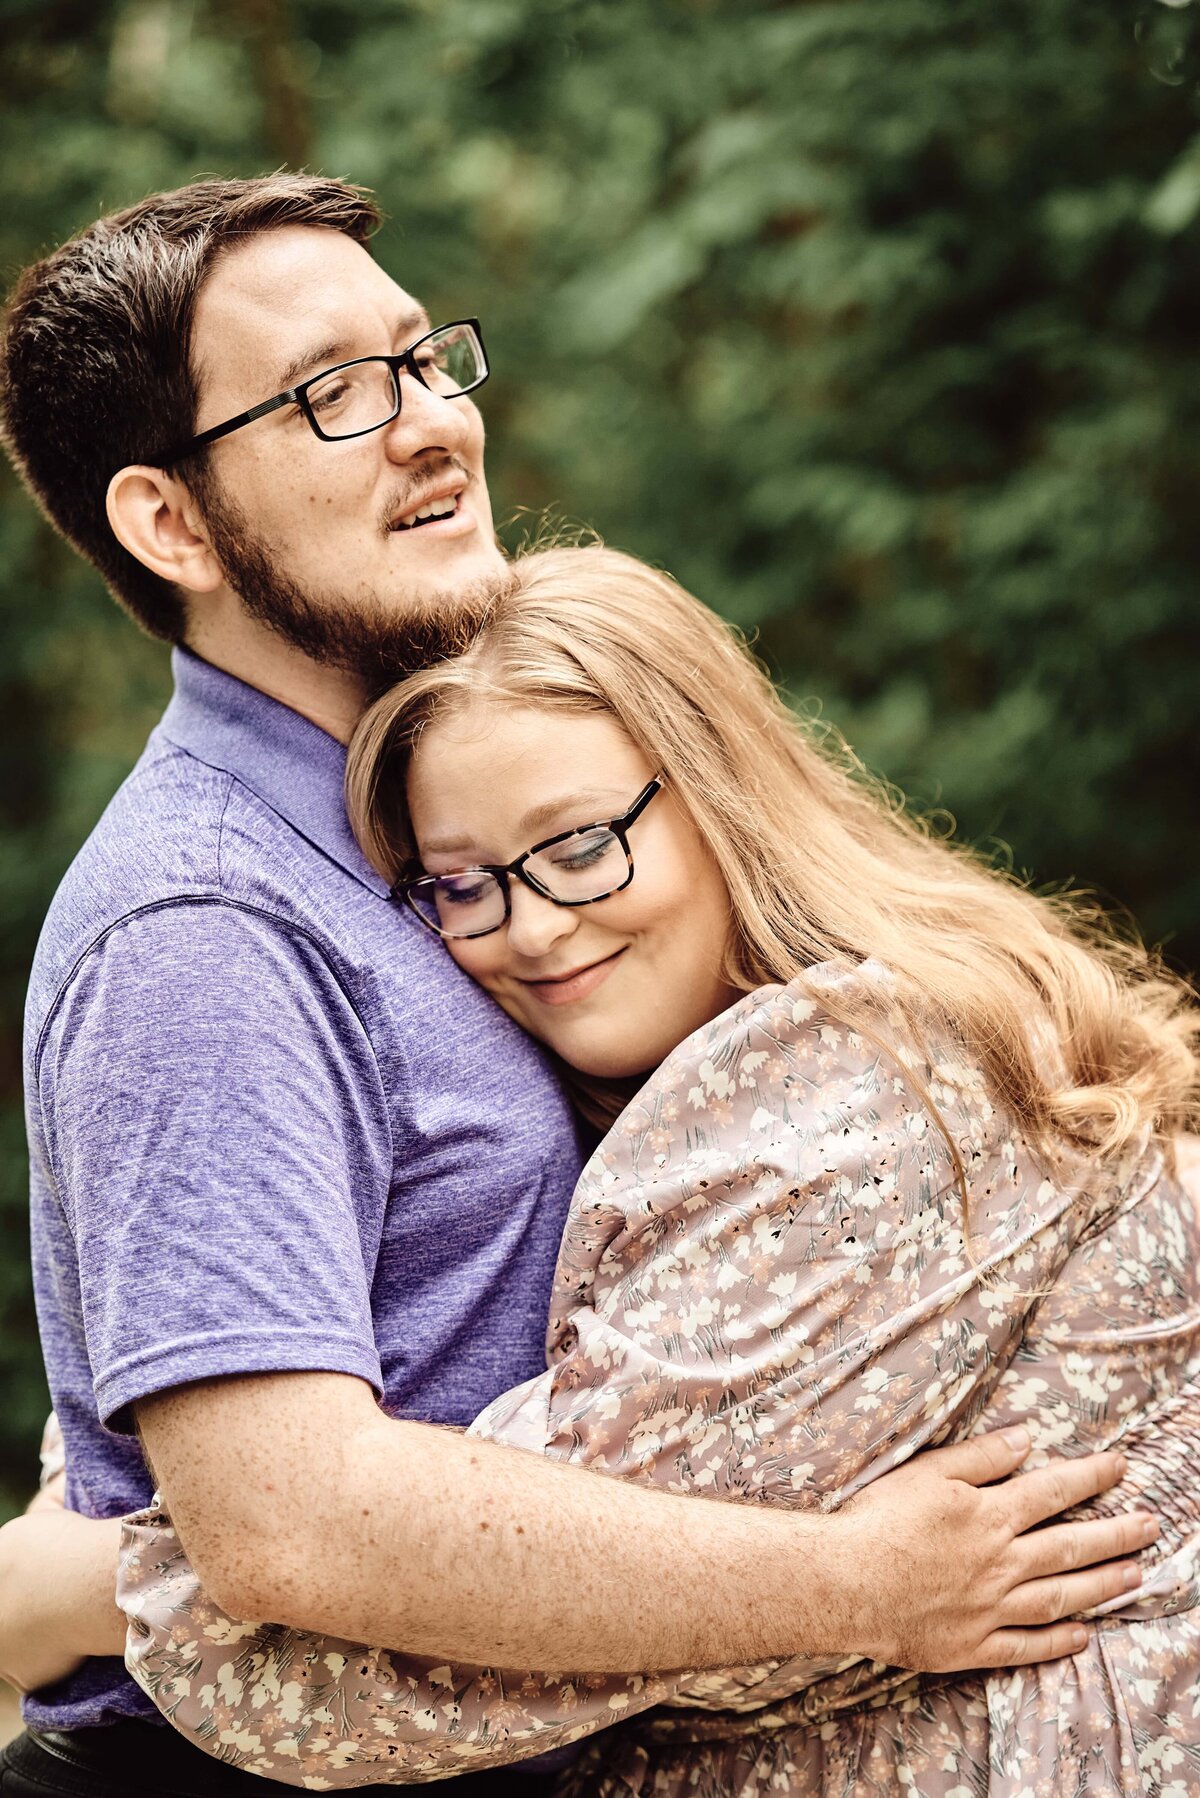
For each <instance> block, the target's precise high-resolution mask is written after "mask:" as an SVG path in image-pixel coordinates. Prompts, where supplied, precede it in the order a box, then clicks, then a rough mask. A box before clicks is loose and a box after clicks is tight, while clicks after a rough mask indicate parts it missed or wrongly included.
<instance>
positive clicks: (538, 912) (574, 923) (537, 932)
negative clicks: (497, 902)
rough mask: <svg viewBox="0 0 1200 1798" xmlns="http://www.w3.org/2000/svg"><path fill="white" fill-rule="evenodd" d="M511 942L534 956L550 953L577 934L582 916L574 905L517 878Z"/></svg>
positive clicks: (517, 949)
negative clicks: (561, 902)
mask: <svg viewBox="0 0 1200 1798" xmlns="http://www.w3.org/2000/svg"><path fill="white" fill-rule="evenodd" d="M509 903H510V905H511V908H512V909H511V912H510V914H509V920H508V946H509V948H510V949H511V950H513V952H514V953H515V954H517V955H523V956H529V957H530V958H533V957H537V956H542V955H548V954H549V953H550V951H551V950H552V949H553V948H554V947H555V946H556V945H557V944H559V943H561V942H562V941H563V940H564V939H565V938H567V937H570V936H574V934H575V932H576V930H577V929H578V928H579V919H578V916H577V914H576V911H575V909H574V908H573V907H571V906H563V905H555V904H554V901H553V900H552V899H546V898H544V897H543V896H542V894H541V893H535V892H534V891H533V889H532V888H531V887H527V886H526V885H525V883H524V881H522V880H514V881H513V883H512V892H511V897H510V901H509Z"/></svg>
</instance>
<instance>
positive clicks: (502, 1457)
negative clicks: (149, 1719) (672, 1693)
mask: <svg viewBox="0 0 1200 1798" xmlns="http://www.w3.org/2000/svg"><path fill="white" fill-rule="evenodd" d="M335 1459H336V1462H337V1463H338V1465H337V1471H336V1473H335V1472H334V1461H335ZM160 1475H161V1469H160ZM266 1483H271V1484H275V1486H276V1490H275V1492H273V1493H268V1492H264V1491H263V1490H262V1487H261V1486H260V1487H258V1497H257V1499H256V1498H255V1482H254V1480H253V1478H251V1479H248V1480H246V1482H245V1483H244V1484H243V1485H242V1486H241V1487H240V1488H239V1490H240V1492H241V1495H242V1498H243V1499H244V1501H245V1502H244V1506H243V1507H242V1509H241V1515H240V1516H237V1517H235V1518H231V1517H230V1516H229V1515H228V1514H227V1515H226V1516H225V1518H224V1520H223V1522H222V1525H221V1528H220V1531H219V1533H218V1532H217V1531H216V1530H214V1529H212V1528H211V1527H210V1525H209V1522H208V1518H207V1516H206V1515H205V1514H204V1508H203V1506H202V1505H201V1506H200V1507H199V1508H198V1509H197V1510H196V1513H195V1514H194V1515H193V1513H192V1506H191V1503H190V1502H189V1497H190V1495H189V1497H183V1499H182V1503H177V1502H175V1501H174V1499H173V1496H172V1492H171V1482H170V1480H169V1478H168V1479H167V1480H166V1482H165V1490H166V1498H167V1502H168V1505H169V1506H170V1508H171V1512H172V1516H173V1518H174V1521H175V1524H176V1527H177V1529H178V1530H179V1533H180V1537H181V1539H182V1541H183V1542H184V1545H185V1546H186V1548H187V1549H188V1552H189V1554H190V1556H191V1558H192V1561H193V1563H194V1565H195V1567H196V1570H197V1573H198V1574H199V1576H200V1578H201V1579H202V1580H203V1582H204V1584H205V1585H206V1586H207V1587H208V1588H209V1589H210V1590H211V1592H212V1594H213V1596H214V1597H215V1598H216V1599H217V1601H218V1602H219V1603H220V1604H222V1605H223V1606H224V1608H225V1609H226V1610H228V1611H230V1612H232V1613H233V1614H234V1615H240V1616H250V1617H270V1618H272V1619H273V1620H275V1621H277V1622H281V1623H286V1624H291V1625H293V1626H295V1627H297V1628H304V1629H309V1630H319V1631H322V1632H325V1633H328V1634H331V1635H338V1636H344V1637H348V1638H349V1639H350V1640H352V1641H361V1642H374V1643H382V1644H385V1645H389V1646H395V1647H397V1648H403V1649H404V1650H406V1651H407V1652H408V1653H410V1654H417V1655H433V1656H437V1657H439V1658H440V1657H446V1658H449V1659H454V1660H460V1661H469V1662H479V1663H484V1664H489V1665H502V1666H512V1667H565V1668H585V1667H586V1668H603V1669H605V1670H606V1671H610V1672H626V1671H628V1672H641V1671H649V1670H654V1669H661V1668H672V1667H680V1666H715V1665H731V1664H736V1663H738V1662H741V1661H748V1660H757V1659H762V1658H766V1657H769V1656H771V1655H774V1654H782V1653H785V1652H795V1651H796V1647H795V1645H797V1644H801V1643H803V1644H806V1645H811V1647H812V1648H813V1649H814V1650H818V1649H821V1648H824V1647H825V1646H827V1645H828V1644H830V1643H837V1644H839V1645H840V1646H841V1647H842V1648H844V1646H845V1644H846V1642H847V1641H848V1640H849V1638H850V1636H851V1635H852V1633H853V1620H852V1618H851V1617H849V1616H848V1615H847V1607H846V1603H845V1597H844V1590H845V1585H846V1582H845V1580H844V1579H843V1580H841V1581H839V1579H838V1578H837V1576H836V1575H835V1574H834V1573H833V1571H832V1570H831V1571H830V1572H829V1574H828V1577H826V1576H825V1574H824V1569H825V1567H826V1565H827V1563H829V1562H830V1558H831V1557H832V1556H834V1555H835V1553H836V1552H838V1550H840V1543H839V1545H838V1549H835V1543H834V1540H833V1538H834V1531H833V1530H832V1529H831V1527H830V1524H829V1522H828V1520H825V1519H820V1518H816V1517H813V1518H809V1519H801V1518H797V1517H796V1516H795V1514H794V1513H793V1514H791V1515H789V1516H787V1517H785V1516H784V1515H782V1514H778V1515H777V1514H773V1513H770V1512H768V1511H765V1510H763V1509H761V1508H755V1509H751V1508H750V1507H746V1506H740V1505H728V1504H719V1503H714V1502H711V1501H706V1500H698V1499H695V1498H675V1497H672V1496H669V1495H664V1494H662V1493H660V1492H656V1491H653V1490H649V1489H646V1488H642V1487H637V1486H631V1485H627V1484H624V1483H619V1482H617V1481H614V1480H608V1479H605V1478H603V1476H601V1475H597V1474H591V1473H587V1472H584V1471H581V1470H579V1469H576V1468H564V1467H561V1466H556V1465H554V1464H552V1463H549V1462H546V1461H543V1460H541V1459H540V1458H539V1457H537V1456H534V1455H531V1454H527V1453H523V1452H521V1451H519V1450H516V1449H509V1448H503V1447H499V1446H497V1445H496V1444H493V1443H487V1442H480V1441H477V1440H476V1439H474V1438H471V1437H464V1436H462V1435H459V1434H457V1433H452V1432H450V1431H446V1430H439V1429H437V1428H433V1427H430V1426H429V1425H423V1424H412V1423H396V1422H392V1421H390V1420H388V1419H386V1418H383V1417H382V1416H378V1417H377V1419H376V1420H374V1421H372V1422H371V1423H370V1424H369V1425H367V1426H366V1427H364V1428H362V1429H361V1430H359V1431H358V1432H357V1433H356V1435H355V1437H354V1439H353V1441H352V1443H351V1444H350V1445H348V1451H347V1452H346V1453H345V1454H344V1455H341V1456H337V1457H332V1456H331V1457H330V1462H329V1464H328V1465H326V1466H322V1467H321V1468H314V1472H313V1483H312V1484H313V1489H312V1494H311V1504H310V1506H309V1509H308V1515H307V1516H304V1517H299V1516H296V1515H294V1514H293V1513H291V1511H290V1507H289V1505H288V1502H287V1499H286V1498H285V1497H284V1498H281V1482H266ZM231 1524H232V1527H231ZM805 1529H807V1530H809V1531H810V1532H811V1535H812V1542H811V1552H804V1548H803V1547H802V1544H801V1541H800V1532H802V1531H804V1530H805ZM785 1549H786V1553H785ZM800 1566H804V1568H805V1570H806V1572H805V1577H804V1578H803V1579H798V1578H797V1577H796V1574H797V1570H798V1568H799V1567H800ZM839 1593H841V1594H842V1596H841V1598H840V1600H839Z"/></svg>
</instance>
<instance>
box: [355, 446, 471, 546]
mask: <svg viewBox="0 0 1200 1798" xmlns="http://www.w3.org/2000/svg"><path fill="white" fill-rule="evenodd" d="M449 474H460V475H461V476H462V477H463V479H464V481H465V482H466V483H467V485H468V486H470V485H471V484H472V483H473V481H474V479H475V477H474V475H473V474H472V473H471V471H470V469H469V468H468V467H467V465H466V463H465V462H462V461H460V460H459V458H458V457H457V456H440V457H437V458H431V459H430V460H429V461H427V462H417V463H414V465H413V467H412V468H411V470H410V471H409V476H408V479H407V481H406V482H405V484H404V486H403V487H397V488H396V489H395V490H394V492H392V493H391V494H389V496H388V499H387V501H386V503H385V505H384V507H383V510H382V512H381V513H380V515H379V528H380V530H381V531H382V532H383V534H384V536H385V537H386V536H387V535H388V534H389V533H390V531H391V528H392V522H393V520H394V519H396V518H398V517H399V515H400V514H401V513H402V512H409V511H411V510H412V504H413V501H414V500H415V499H416V498H417V496H418V495H419V494H420V493H421V492H422V491H423V489H425V488H426V487H432V486H433V485H434V484H435V483H436V482H437V481H440V480H445V478H446V476H447V475H449Z"/></svg>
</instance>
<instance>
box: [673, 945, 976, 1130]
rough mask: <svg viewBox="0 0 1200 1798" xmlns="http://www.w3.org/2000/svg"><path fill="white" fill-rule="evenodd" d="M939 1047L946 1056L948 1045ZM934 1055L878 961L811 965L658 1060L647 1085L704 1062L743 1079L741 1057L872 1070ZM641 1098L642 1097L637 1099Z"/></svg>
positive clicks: (742, 1002) (763, 989) (750, 997)
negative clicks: (887, 1062)
mask: <svg viewBox="0 0 1200 1798" xmlns="http://www.w3.org/2000/svg"><path fill="white" fill-rule="evenodd" d="M938 1047H939V1048H940V1049H941V1050H942V1051H945V1050H946V1049H947V1047H948V1045H947V1044H945V1043H941V1044H939V1045H938ZM919 1048H920V1049H923V1050H924V1051H925V1052H926V1054H928V1053H931V1052H933V1040H932V1036H930V1037H929V1038H928V1039H927V1038H925V1037H924V1036H922V1035H920V1033H918V1031H917V1030H916V1029H915V1028H914V1027H913V1025H912V1024H911V1023H909V1021H908V1020H907V1019H906V1018H905V1016H904V1014H903V1012H902V1010H901V1008H900V1006H899V1003H898V998H897V992H896V983H895V981H894V979H893V978H892V976H891V974H890V973H889V971H888V969H887V968H886V967H884V966H883V965H882V963H880V962H877V961H873V960H868V961H859V962H853V961H850V960H846V961H827V962H820V963H817V964H815V965H814V966H812V967H809V968H806V969H804V971H803V972H802V973H800V974H798V975H796V976H795V978H793V979H792V980H789V981H787V982H786V983H782V982H780V983H776V984H772V985H768V986H760V987H757V988H755V989H754V991H753V992H749V993H746V994H745V995H744V996H743V997H742V998H741V999H739V1000H738V1001H737V1002H736V1003H735V1004H734V1005H731V1006H730V1007H729V1009H728V1010H727V1011H723V1012H721V1013H720V1014H719V1015H718V1016H717V1017H715V1018H713V1019H712V1020H711V1021H710V1022H709V1023H707V1024H703V1025H701V1027H700V1028H699V1029H698V1030H695V1031H693V1033H692V1034H691V1036H689V1037H687V1038H685V1040H684V1041H683V1042H682V1043H680V1044H679V1046H678V1048H676V1049H675V1050H673V1051H672V1053H671V1054H670V1055H669V1056H668V1057H667V1059H666V1060H665V1061H664V1062H663V1064H662V1066H661V1067H660V1068H659V1070H658V1072H657V1074H656V1075H655V1076H654V1078H653V1080H652V1081H651V1082H650V1084H651V1086H654V1085H660V1086H661V1085H666V1084H672V1085H673V1084H678V1082H679V1081H680V1080H681V1079H683V1078H686V1077H688V1076H689V1075H691V1074H694V1073H698V1072H701V1071H702V1070H703V1069H704V1068H705V1066H706V1065H707V1064H711V1065H712V1067H713V1069H714V1070H716V1069H721V1068H724V1069H726V1070H728V1069H729V1068H730V1067H731V1066H733V1065H736V1066H737V1067H738V1068H739V1070H740V1071H741V1072H742V1073H743V1074H744V1073H752V1072H754V1071H755V1070H756V1069H757V1067H758V1066H759V1065H761V1063H760V1062H759V1061H758V1060H757V1059H755V1060H752V1061H751V1062H750V1064H749V1065H748V1066H747V1065H746V1064H745V1062H744V1059H743V1058H744V1057H745V1056H746V1055H747V1054H749V1055H751V1056H753V1057H758V1056H764V1057H766V1059H768V1060H770V1059H771V1058H772V1056H778V1057H782V1058H783V1059H785V1060H786V1061H788V1062H794V1061H797V1060H799V1061H808V1060H810V1059H813V1058H816V1060H817V1062H818V1063H819V1064H820V1065H828V1064H829V1062H830V1058H831V1057H834V1058H836V1061H837V1063H838V1065H839V1067H841V1068H842V1069H843V1070H844V1071H846V1072H849V1071H851V1070H852V1069H853V1068H855V1067H864V1068H865V1067H867V1066H875V1065H877V1064H878V1062H879V1059H880V1056H881V1055H882V1056H884V1057H893V1058H895V1059H896V1060H897V1061H899V1062H902V1063H904V1064H906V1065H907V1064H908V1063H909V1062H910V1060H911V1058H912V1057H913V1055H914V1054H915V1053H916V1052H917V1051H918V1049H919ZM640 1096H641V1095H639V1097H640Z"/></svg>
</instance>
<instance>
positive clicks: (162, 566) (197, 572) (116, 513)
mask: <svg viewBox="0 0 1200 1798" xmlns="http://www.w3.org/2000/svg"><path fill="white" fill-rule="evenodd" d="M107 510H108V522H109V524H110V526H111V527H112V533H113V536H114V537H115V538H116V539H117V541H118V543H120V544H122V545H123V546H124V547H125V548H126V549H127V550H128V551H129V553H130V555H131V556H136V557H137V559H138V561H139V562H144V563H145V565H146V567H147V568H149V569H150V570H151V571H152V572H153V573H154V574H158V575H161V576H162V578H163V580H165V581H171V582H173V583H174V585H176V586H178V587H183V588H186V589H187V590H188V591H189V592H191V593H212V592H213V591H214V590H215V589H216V588H217V587H219V586H221V584H222V583H223V581H224V579H225V576H224V574H223V573H222V570H221V566H220V563H219V562H218V561H217V558H216V556H214V554H213V552H212V549H211V547H210V545H209V542H208V539H207V537H205V536H204V535H203V534H202V532H201V528H200V520H199V516H198V514H197V511H196V503H195V501H194V500H193V498H192V496H191V494H190V493H189V492H188V490H187V488H186V487H185V486H184V485H183V482H182V481H179V480H176V479H175V478H174V476H172V475H169V474H165V473H164V472H163V470H162V469H161V468H148V467H141V466H134V467H131V468H122V469H120V470H118V472H117V473H116V474H115V475H114V476H113V478H112V480H111V481H110V482H109V483H108V499H107Z"/></svg>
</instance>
